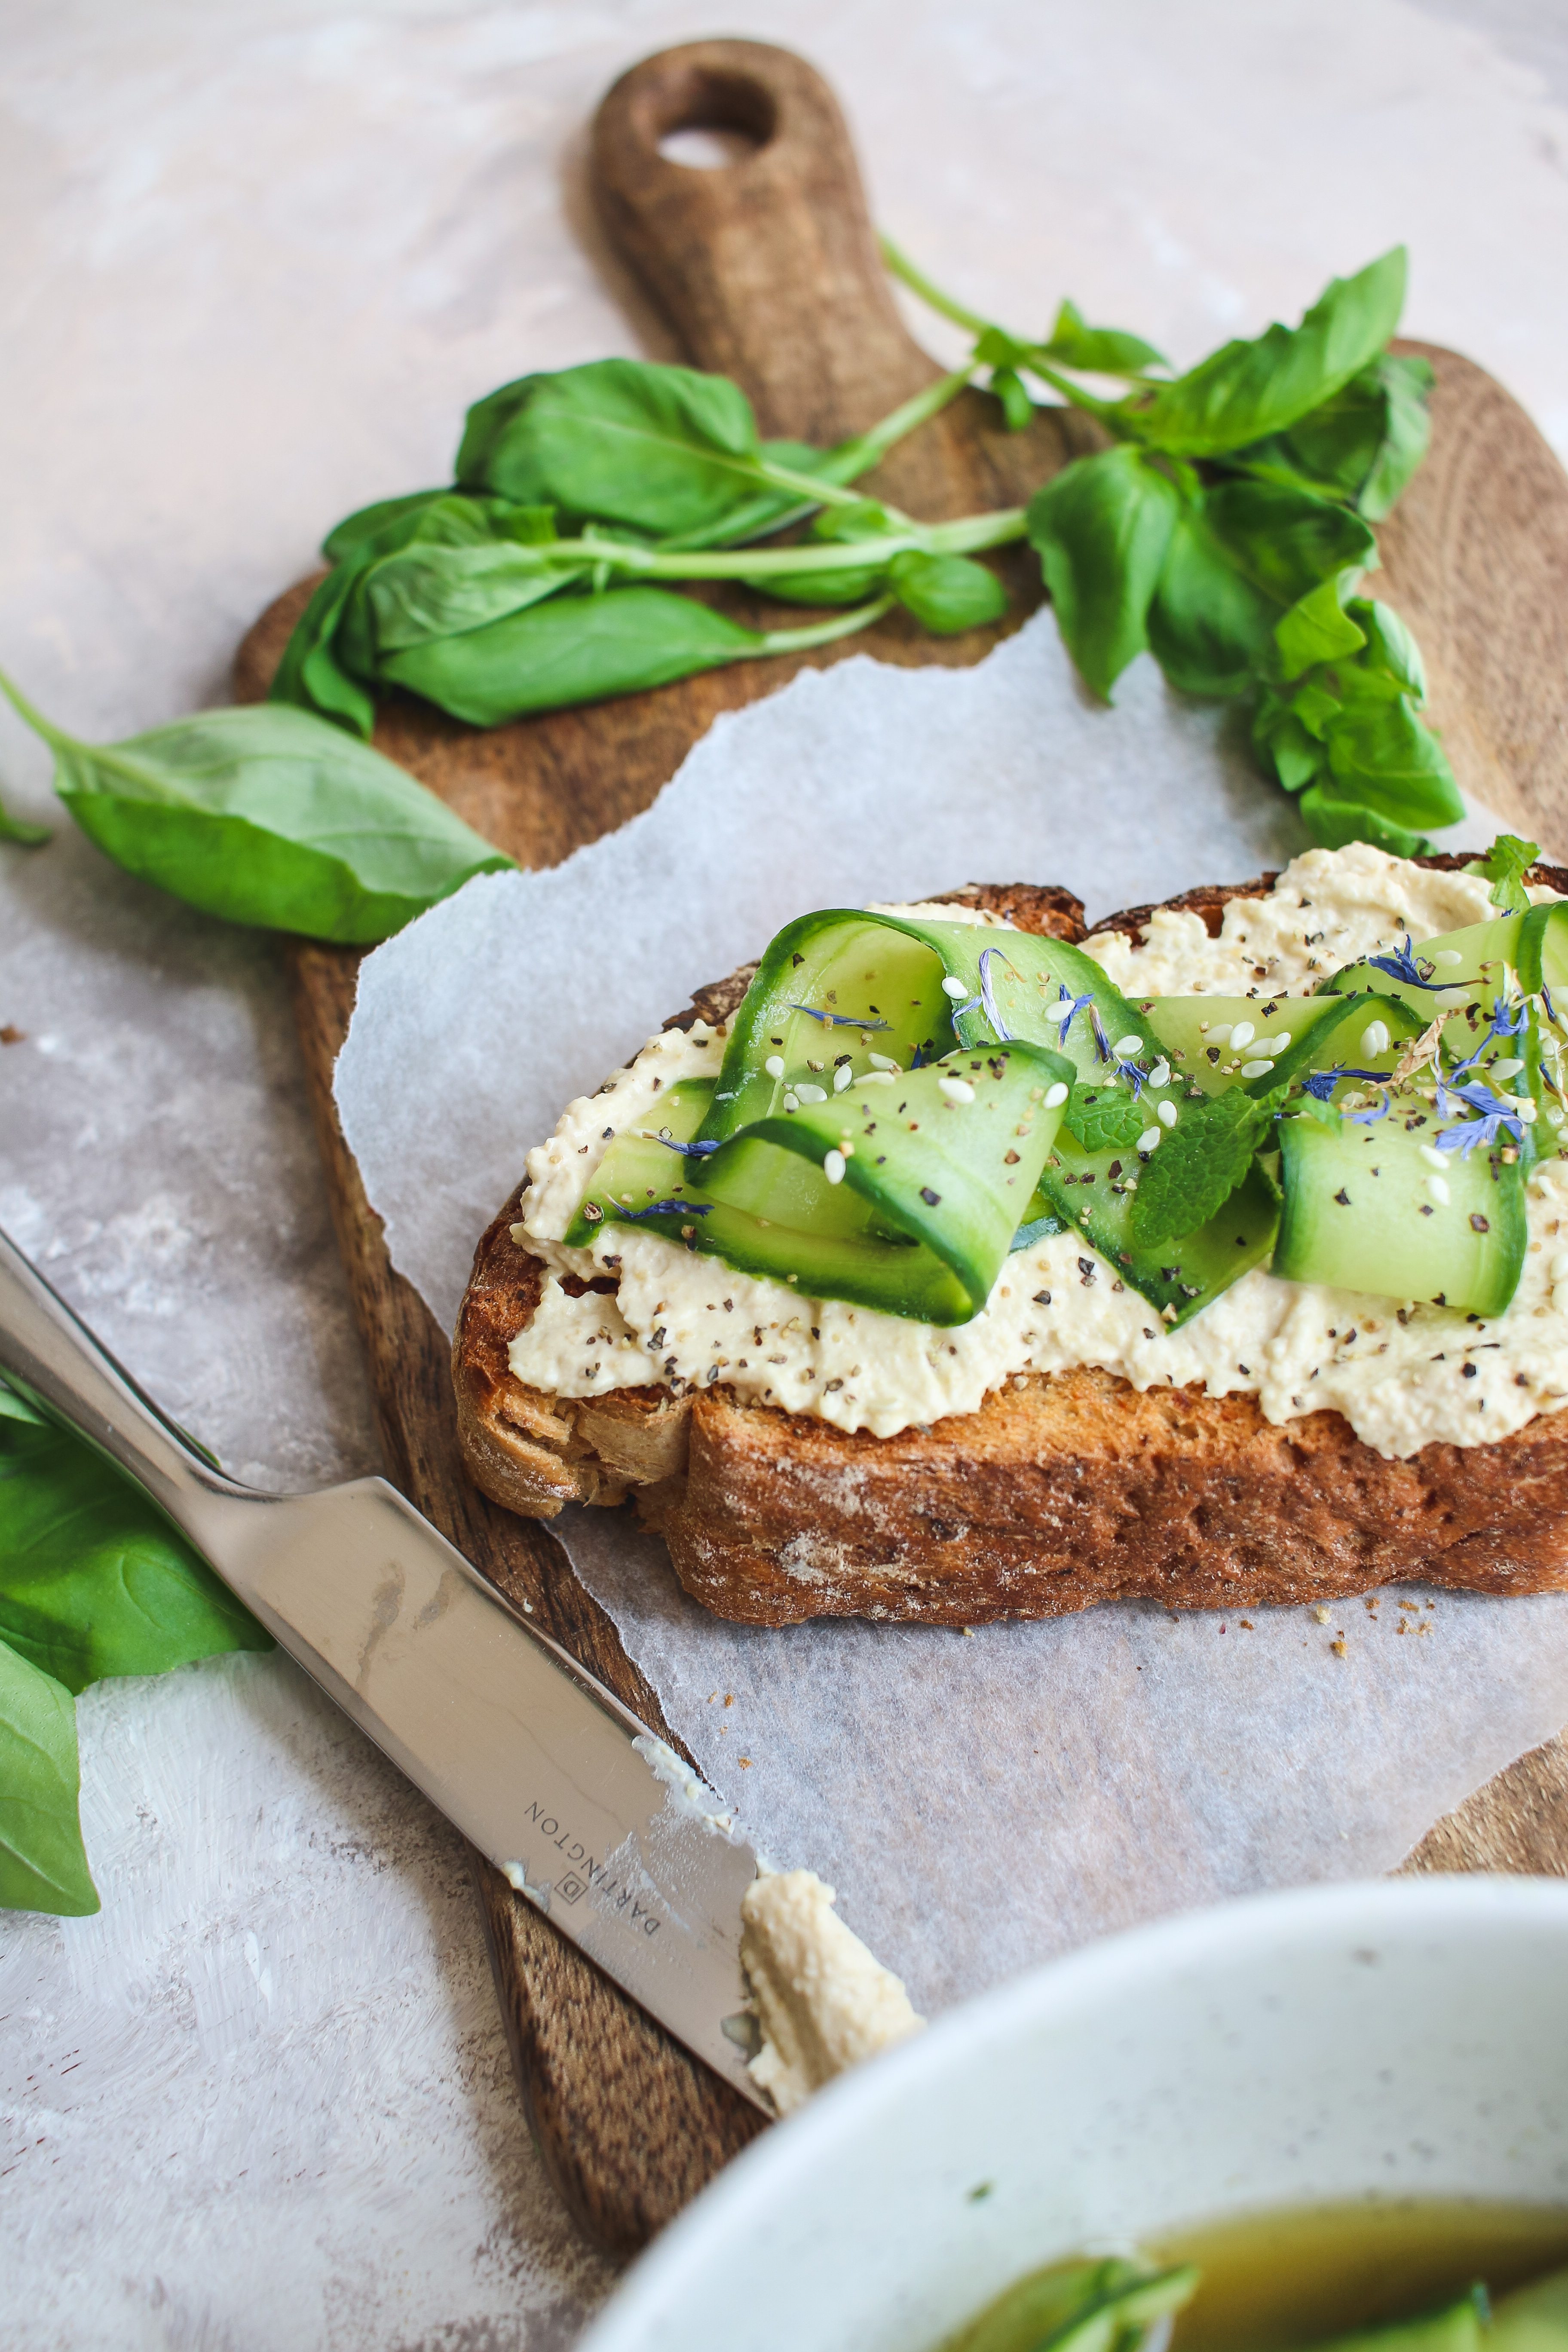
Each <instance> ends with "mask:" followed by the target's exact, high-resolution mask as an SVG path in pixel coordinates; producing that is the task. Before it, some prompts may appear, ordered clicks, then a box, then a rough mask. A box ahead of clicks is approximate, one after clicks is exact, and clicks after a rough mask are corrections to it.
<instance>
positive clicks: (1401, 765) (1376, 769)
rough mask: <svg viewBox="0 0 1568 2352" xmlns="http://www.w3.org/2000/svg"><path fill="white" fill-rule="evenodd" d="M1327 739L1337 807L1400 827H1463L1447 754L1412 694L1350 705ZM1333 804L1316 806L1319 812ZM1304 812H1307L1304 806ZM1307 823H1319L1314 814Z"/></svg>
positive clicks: (1461, 814) (1462, 812)
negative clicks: (1359, 809) (1373, 813)
mask: <svg viewBox="0 0 1568 2352" xmlns="http://www.w3.org/2000/svg"><path fill="white" fill-rule="evenodd" d="M1325 740H1326V741H1327V743H1328V747H1329V768H1330V771H1331V775H1332V778H1333V783H1334V786H1335V791H1334V793H1333V795H1332V796H1331V798H1332V803H1342V804H1350V803H1362V804H1363V805H1365V806H1368V807H1371V808H1373V809H1375V810H1377V811H1378V812H1379V814H1380V818H1381V820H1382V821H1383V822H1384V823H1385V824H1389V825H1393V826H1394V827H1396V828H1397V827H1400V826H1405V827H1413V826H1422V827H1425V826H1428V825H1439V824H1458V823H1459V821H1460V819H1461V818H1462V817H1463V815H1464V814H1465V804H1464V802H1463V801H1462V800H1461V799H1460V798H1459V790H1458V785H1457V784H1456V783H1455V782H1454V772H1453V770H1452V768H1450V766H1449V765H1448V760H1447V753H1446V752H1445V751H1444V750H1443V747H1442V745H1441V743H1439V741H1438V740H1437V738H1436V735H1434V734H1433V733H1432V731H1431V730H1430V728H1428V727H1426V726H1424V725H1423V723H1422V721H1421V719H1419V718H1418V717H1417V715H1416V712H1415V706H1414V704H1413V703H1412V702H1411V701H1410V699H1409V697H1408V696H1406V695H1400V696H1398V697H1397V698H1395V699H1394V701H1392V702H1375V703H1372V704H1369V705H1366V706H1363V707H1359V708H1358V707H1352V706H1349V705H1347V707H1346V708H1345V709H1344V710H1343V712H1342V715H1341V716H1340V717H1339V718H1338V719H1334V720H1333V721H1332V722H1331V725H1330V727H1329V729H1328V732H1327V736H1326V739H1325ZM1329 805H1330V803H1314V807H1315V808H1316V807H1319V806H1321V807H1323V808H1327V807H1328V806H1329ZM1302 813H1303V814H1307V811H1306V806H1305V803H1303V807H1302ZM1307 821H1308V823H1309V824H1312V823H1313V822H1314V820H1313V818H1312V816H1310V815H1308V819H1307ZM1319 837H1320V838H1321V835H1320V836H1319ZM1349 837H1351V836H1347V838H1349ZM1378 838H1380V839H1381V838H1382V836H1381V835H1379V836H1378ZM1398 854H1399V855H1402V856H1410V855H1411V854H1412V853H1411V852H1409V851H1403V852H1400V853H1398Z"/></svg>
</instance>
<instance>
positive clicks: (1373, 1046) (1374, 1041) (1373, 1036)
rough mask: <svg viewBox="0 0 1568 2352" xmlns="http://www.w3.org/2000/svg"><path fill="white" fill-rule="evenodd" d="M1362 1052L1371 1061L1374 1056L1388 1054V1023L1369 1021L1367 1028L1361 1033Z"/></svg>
mask: <svg viewBox="0 0 1568 2352" xmlns="http://www.w3.org/2000/svg"><path fill="white" fill-rule="evenodd" d="M1361 1050H1362V1052H1363V1054H1364V1055H1366V1056H1367V1059H1368V1060H1369V1061H1370V1060H1371V1058H1372V1056H1373V1055H1374V1054H1386V1053H1387V1051H1388V1024H1387V1022H1386V1021H1369V1022H1368V1023H1367V1024H1366V1027H1365V1028H1364V1029H1363V1031H1362V1033H1361Z"/></svg>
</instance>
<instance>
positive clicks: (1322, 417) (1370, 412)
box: [1230, 352, 1434, 522]
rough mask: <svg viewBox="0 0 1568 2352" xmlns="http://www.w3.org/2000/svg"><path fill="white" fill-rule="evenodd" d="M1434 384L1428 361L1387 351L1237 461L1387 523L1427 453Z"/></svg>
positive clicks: (1239, 453)
mask: <svg viewBox="0 0 1568 2352" xmlns="http://www.w3.org/2000/svg"><path fill="white" fill-rule="evenodd" d="M1433 381H1434V379H1433V374H1432V370H1431V368H1430V366H1429V365H1428V364H1427V362H1426V361H1425V360H1421V359H1401V358H1394V357H1392V356H1391V355H1390V354H1389V353H1388V352H1384V354H1383V356H1382V358H1381V359H1378V360H1375V361H1374V362H1373V364H1372V366H1371V367H1367V368H1363V370H1362V371H1361V373H1360V374H1359V375H1353V376H1352V378H1351V380H1350V382H1349V383H1347V384H1344V385H1342V387H1341V389H1340V390H1339V391H1338V392H1336V393H1334V394H1332V395H1331V397H1330V398H1329V399H1328V400H1325V401H1322V402H1320V404H1319V405H1318V406H1317V407H1316V408H1314V409H1310V410H1309V412H1308V414H1307V415H1305V416H1303V417H1302V418H1301V419H1300V421H1299V422H1298V423H1297V424H1295V425H1292V426H1291V427H1290V430H1289V432H1288V433H1278V434H1274V435H1272V436H1270V437H1269V438H1268V440H1266V441H1259V442H1256V443H1254V444H1252V445H1251V446H1248V447H1247V448H1244V449H1238V450H1237V451H1236V452H1235V455H1234V457H1232V458H1231V460H1230V462H1231V463H1232V464H1234V465H1237V466H1244V467H1246V468H1247V471H1248V472H1249V473H1254V474H1257V475H1259V476H1260V477H1262V478H1265V479H1267V480H1271V481H1280V482H1288V483H1291V484H1294V485H1295V486H1296V487H1297V488H1300V489H1308V490H1313V491H1315V492H1317V493H1318V494H1319V495H1320V496H1325V497H1328V498H1331V499H1338V500H1340V501H1342V503H1343V504H1346V505H1349V506H1353V507H1355V508H1356V509H1358V510H1359V511H1360V512H1361V513H1362V514H1363V515H1364V516H1365V517H1366V519H1367V520H1368V521H1369V522H1377V521H1380V520H1382V518H1383V517H1384V515H1385V514H1386V513H1387V512H1388V510H1389V509H1390V508H1391V507H1392V506H1393V504H1394V500H1395V499H1397V498H1398V496H1399V494H1400V492H1401V491H1402V490H1403V489H1404V488H1405V484H1406V483H1407V482H1408V481H1409V479H1410V477H1411V476H1412V474H1414V473H1415V468H1416V467H1417V466H1419V464H1420V463H1421V460H1422V458H1423V457H1425V456H1426V445H1427V442H1428V441H1429V439H1430V438H1431V431H1432V425H1431V419H1430V417H1429V416H1428V415H1427V413H1426V401H1427V397H1428V395H1429V394H1430V392H1431V389H1432V384H1433Z"/></svg>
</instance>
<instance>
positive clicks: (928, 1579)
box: [452, 857, 1568, 1625]
mask: <svg viewBox="0 0 1568 2352" xmlns="http://www.w3.org/2000/svg"><path fill="white" fill-rule="evenodd" d="M1421 862H1422V863H1424V864H1431V865H1433V866H1454V865H1457V864H1458V863H1460V862H1461V861H1460V860H1458V859H1456V858H1453V857H1441V858H1432V859H1429V860H1423V861H1421ZM1531 878H1532V879H1539V880H1542V881H1545V882H1548V883H1549V884H1550V885H1551V887H1553V888H1554V889H1558V890H1560V891H1563V892H1564V893H1565V894H1568V873H1563V872H1562V871H1560V869H1558V868H1556V867H1549V866H1542V867H1536V868H1533V869H1532V871H1531ZM1273 880H1274V877H1273V876H1272V875H1265V876H1262V877H1258V880H1257V881H1256V882H1253V883H1249V884H1242V885H1240V886H1239V887H1235V888H1232V889H1229V890H1218V889H1212V890H1204V891H1193V892H1188V893H1187V894H1186V896H1185V898H1182V899H1177V900H1173V901H1171V902H1170V903H1171V904H1172V905H1173V906H1177V907H1185V908H1191V909H1192V910H1194V911H1195V912H1198V913H1200V914H1201V915H1202V916H1203V918H1204V919H1205V923H1206V924H1207V926H1208V928H1209V929H1211V930H1215V929H1217V928H1218V926H1219V922H1220V919H1221V914H1222V910H1223V907H1224V905H1225V903H1226V900H1227V899H1229V898H1247V897H1258V896H1261V895H1262V893H1263V892H1264V891H1265V890H1266V889H1267V888H1268V887H1270V886H1271V885H1272V882H1273ZM952 895H954V896H957V897H961V898H969V899H972V900H973V901H975V902H976V903H978V904H980V905H983V906H992V907H995V908H999V909H1001V910H1003V911H1005V913H1007V914H1008V915H1009V916H1010V917H1011V918H1012V919H1014V920H1015V921H1016V922H1017V924H1018V926H1019V928H1020V929H1026V930H1035V931H1042V932H1051V933H1054V934H1055V935H1056V936H1057V937H1058V938H1064V939H1081V938H1082V937H1083V936H1084V935H1085V934H1084V926H1083V921H1082V909H1081V908H1080V907H1079V905H1078V902H1077V900H1076V899H1073V898H1071V897H1070V894H1068V893H1067V892H1065V891H1061V890H1047V889H1036V888H1031V887H1027V886H1025V885H1023V884H1013V885H1007V886H1001V885H970V886H969V887H968V888H967V889H966V890H965V891H963V892H962V893H955V894H952ZM1152 911H1153V909H1152V908H1135V909H1133V910H1131V912H1130V913H1128V914H1123V915H1119V916H1114V917H1110V918H1108V919H1107V920H1106V922H1105V923H1104V924H1101V925H1099V926H1097V927H1096V928H1097V929H1112V928H1115V929H1133V928H1134V927H1140V928H1141V925H1142V920H1143V919H1147V917H1148V916H1149V915H1150V914H1151V913H1152ZM749 977H750V968H748V969H747V970H746V971H742V972H739V973H736V974H733V975H731V978H730V979H729V980H728V981H723V982H716V983H715V984H714V986H713V987H712V988H710V989H706V990H700V991H699V992H698V993H697V995H696V997H695V998H694V999H693V1009H692V1011H691V1012H689V1013H685V1014H679V1015H677V1016H676V1021H677V1022H678V1023H679V1024H680V1025H682V1026H684V1025H686V1024H689V1022H690V1021H691V1020H692V1019H693V1018H695V1017H696V1015H697V1014H699V1013H700V1015H701V1016H702V1017H703V1018H704V1019H705V1020H708V1021H711V1022H714V1023H721V1022H723V1021H724V1020H725V1019H727V1018H728V1016H729V1014H730V1013H731V1012H732V1011H733V1010H734V1008H735V1005H736V1004H737V1003H739V1002H740V999H741V996H742V994H743V992H744V989H745V984H746V981H747V979H748V978H749ZM673 1025H675V1023H671V1024H667V1026H673ZM520 1201H521V1186H520V1187H519V1190H518V1192H514V1193H513V1195H512V1197H511V1199H510V1201H509V1202H507V1204H506V1206H505V1207H504V1208H503V1209H502V1210H501V1212H500V1215H499V1216H498V1217H497V1218H496V1219H495V1222H494V1223H492V1224H491V1226H490V1228H489V1232H488V1233H487V1234H485V1235H484V1238H483V1239H482V1240H481V1242H480V1244H479V1249H478V1251H477V1253H476V1255H475V1259H474V1271H473V1276H472V1277H471V1279H470V1281H469V1285H468V1291H467V1294H466V1295H465V1297H464V1299H463V1305H462V1309H461V1312H460V1315H459V1318H458V1329H457V1334H456V1338H455V1339H454V1343H453V1351H452V1370H453V1380H454V1384H455V1388H456V1391H457V1402H458V1435H459V1440H460V1444H461V1447H462V1453H463V1459H464V1462H465V1464H466V1465H467V1468H468V1475H470V1476H471V1477H472V1478H473V1480H474V1482H475V1484H476V1485H477V1486H479V1487H480V1488H482V1490H483V1491H484V1492H485V1493H486V1494H487V1495H489V1496H490V1497H491V1499H492V1500H493V1501H495V1502H498V1503H500V1504H502V1505H503V1506H504V1507H506V1508H507V1509H508V1510H512V1511H517V1512H520V1513H521V1514H523V1515H524V1516H525V1517H533V1518H551V1517H554V1516H555V1514H556V1513H557V1512H559V1510H560V1509H561V1507H562V1506H563V1504H564V1503H567V1502H584V1503H596V1504H604V1505H614V1504H619V1503H623V1502H625V1501H626V1498H627V1496H631V1497H632V1498H633V1499H634V1500H635V1502H636V1505H637V1511H638V1513H639V1515H640V1517H642V1519H643V1520H644V1522H645V1523H646V1524H647V1526H648V1527H650V1528H654V1529H656V1530H657V1531H658V1533H659V1534H660V1535H662V1536H663V1538H665V1541H666V1543H667V1544H668V1548H669V1555H670V1559H671V1560H672V1561H673V1563H674V1566H675V1571H676V1574H677V1576H678V1577H679V1580H680V1582H681V1583H682V1585H683V1586H684V1587H685V1589H686V1591H688V1592H689V1593H690V1594H691V1596H692V1598H693V1599H694V1600H696V1601H700V1602H701V1603H702V1605H703V1607H704V1608H706V1609H710V1610H711V1611H712V1612H714V1614H715V1615H716V1616H720V1617H727V1618H730V1619H731V1620H733V1621H735V1622H739V1623H742V1624H752V1625H786V1624H795V1623H798V1622H800V1621H802V1620H803V1619H805V1618H809V1617H845V1616H860V1617H872V1618H881V1619H891V1620H900V1621H904V1622H923V1623H926V1624H933V1625H978V1624H983V1623H984V1622H988V1621H990V1620H993V1619H997V1618H1034V1617H1058V1616H1066V1615H1069V1614H1071V1613H1072V1612H1074V1611H1077V1610H1079V1609H1088V1608H1092V1607H1093V1606H1094V1604H1095V1603H1096V1602H1097V1601H1132V1600H1143V1601H1159V1602H1161V1603H1163V1605H1164V1606H1165V1607H1166V1608H1168V1609H1235V1610H1245V1609H1248V1608H1267V1607H1268V1606H1270V1605H1279V1604H1290V1603H1300V1602H1302V1601H1329V1600H1333V1599H1335V1598H1338V1597H1340V1596H1342V1595H1347V1594H1352V1593H1357V1592H1363V1591H1367V1590H1368V1589H1369V1588H1370V1587H1371V1586H1373V1585H1378V1584H1394V1583H1408V1582H1423V1583H1430V1584H1436V1585H1446V1586H1448V1587H1450V1588H1453V1589H1457V1590H1459V1591H1472V1592H1498V1593H1522V1592H1542V1591H1563V1590H1568V1414H1554V1415H1542V1417H1540V1418H1539V1419H1537V1420H1535V1421H1533V1422H1531V1423H1528V1424H1527V1426H1526V1427H1525V1428H1523V1429H1521V1430H1519V1431H1517V1432H1516V1433H1514V1434H1513V1435H1512V1436H1510V1437H1508V1438H1505V1439H1502V1440H1501V1441H1500V1442H1499V1443H1497V1444H1489V1445H1475V1446H1458V1445H1450V1444H1432V1445H1428V1446H1426V1447H1424V1448H1423V1450H1422V1451H1421V1453H1419V1454H1415V1455H1414V1456H1413V1457H1412V1458H1411V1459H1409V1460H1408V1461H1393V1462H1390V1461H1385V1460H1384V1457H1383V1456H1382V1455H1381V1454H1377V1453H1376V1452H1374V1451H1373V1448H1372V1447H1371V1446H1369V1445H1366V1444H1363V1442H1362V1440H1361V1439H1360V1438H1358V1437H1357V1436H1356V1434H1355V1433H1354V1431H1353V1430H1352V1428H1351V1425H1350V1423H1348V1422H1347V1421H1346V1420H1345V1419H1344V1417H1343V1416H1342V1414H1340V1413H1338V1412H1317V1413H1312V1414H1310V1415H1308V1416H1307V1417H1305V1418H1304V1419H1302V1420H1300V1421H1292V1422H1289V1423H1286V1424H1284V1425H1282V1426H1279V1427H1277V1426H1276V1425H1275V1424H1274V1423H1270V1422H1268V1421H1266V1420H1265V1419H1264V1416H1263V1413H1262V1411H1261V1409H1260V1407H1259V1405H1258V1401H1257V1399H1256V1398H1254V1397H1249V1396H1225V1397H1210V1396H1207V1395H1204V1394H1200V1393H1197V1392H1194V1391H1191V1390H1187V1389H1147V1390H1142V1391H1140V1390H1136V1389H1134V1388H1133V1387H1132V1386H1131V1383H1130V1382H1128V1381H1124V1380H1121V1379H1120V1378H1118V1377H1117V1376H1115V1375H1114V1374H1111V1373H1108V1372H1103V1371H1099V1370H1092V1369H1089V1368H1079V1369H1078V1370H1072V1371H1068V1372H1052V1373H1029V1374H1024V1375H1018V1376H1015V1377H1014V1378H1013V1379H1012V1380H1011V1381H1009V1382H1008V1383H1007V1385H1006V1386H1005V1388H1003V1389H1000V1390H997V1391H994V1392H993V1393H992V1394H991V1395H990V1396H988V1397H987V1398H986V1399H985V1401H984V1403H983V1404H982V1406H981V1408H980V1410H979V1411H978V1412H973V1413H962V1414H954V1415H952V1416H951V1417H950V1418H949V1419H947V1420H944V1421H940V1422H937V1423H933V1424H932V1425H931V1427H930V1428H915V1429H909V1430H906V1431H904V1432H903V1433H901V1434H900V1435H899V1436H897V1437H881V1438H879V1437H872V1436H870V1435H868V1434H867V1433H860V1434H858V1435H855V1436H848V1435H846V1434H845V1433H843V1432H842V1431H840V1430H837V1429H835V1428H834V1427H833V1426H832V1425H831V1424H830V1423H826V1422H824V1421H820V1420H817V1419H816V1418H815V1417H813V1416H811V1415H808V1414H795V1413H788V1412H782V1411H780V1410H779V1409H778V1408H776V1407H774V1406H771V1405H760V1404H754V1403H751V1402H744V1401H742V1399H741V1398H740V1397H738V1396H737V1395H736V1394H735V1393H734V1392H733V1391H731V1390H728V1389H724V1388H711V1389H704V1390H702V1391H700V1392H694V1391H686V1392H685V1393H682V1394H677V1393H676V1392H675V1391H673V1390H672V1389H669V1388H662V1387H661V1388H646V1389H621V1390H618V1391H612V1392H611V1393H610V1394H608V1395H606V1396H603V1397H584V1398H566V1397H557V1396H553V1395H546V1394H545V1393H543V1392H542V1391H540V1390H537V1389H530V1388H527V1387H525V1386H524V1384H523V1383H522V1382H521V1381H519V1380H517V1379H516V1378H515V1376H514V1375H513V1373H512V1371H511V1369H510V1361H509V1359H508V1352H507V1351H508V1346H509V1343H510V1340H511V1339H513V1338H514V1337H515V1335H516V1334H517V1333H518V1332H519V1331H521V1329H523V1328H524V1327H525V1326H526V1324H527V1323H528V1322H529V1320H530V1318H531V1316H532V1314H533V1310H534V1307H535V1305H536V1304H537V1302H538V1299H539V1297H540V1291H541V1285H542V1267H541V1265H540V1263H539V1261H538V1260H537V1259H536V1258H533V1257H531V1255H529V1254H528V1252H527V1251H525V1250H522V1249H520V1248H519V1247H518V1245H517V1244H516V1243H515V1242H513V1240H512V1238H511V1227H512V1224H513V1223H515V1221H516V1220H517V1217H518V1214H519V1204H520ZM602 1287H604V1288H605V1289H610V1288H613V1287H614V1286H613V1285H612V1284H609V1283H605V1284H603V1285H602Z"/></svg>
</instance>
